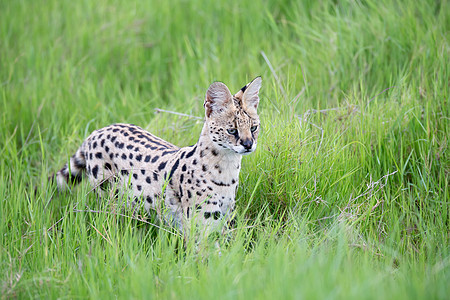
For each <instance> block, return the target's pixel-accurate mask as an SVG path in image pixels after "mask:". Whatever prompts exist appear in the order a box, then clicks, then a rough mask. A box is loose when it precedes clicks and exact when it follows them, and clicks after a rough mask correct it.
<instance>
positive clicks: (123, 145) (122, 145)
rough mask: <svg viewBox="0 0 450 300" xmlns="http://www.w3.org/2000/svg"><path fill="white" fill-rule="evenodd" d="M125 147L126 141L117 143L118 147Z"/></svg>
mask: <svg viewBox="0 0 450 300" xmlns="http://www.w3.org/2000/svg"><path fill="white" fill-rule="evenodd" d="M123 147H125V143H119V144H118V145H117V148H119V149H123Z"/></svg>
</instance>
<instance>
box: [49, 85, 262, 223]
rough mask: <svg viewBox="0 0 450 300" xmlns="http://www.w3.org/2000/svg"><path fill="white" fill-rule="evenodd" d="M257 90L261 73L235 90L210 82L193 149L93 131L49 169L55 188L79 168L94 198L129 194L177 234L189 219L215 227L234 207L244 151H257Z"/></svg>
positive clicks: (119, 128) (123, 128)
mask: <svg viewBox="0 0 450 300" xmlns="http://www.w3.org/2000/svg"><path fill="white" fill-rule="evenodd" d="M260 87H261V78H260V77H257V78H255V79H254V80H253V81H251V82H250V83H249V84H247V85H246V86H244V87H243V88H242V89H240V90H239V91H238V92H237V93H236V94H234V95H232V94H231V93H230V91H229V89H228V87H227V86H226V85H225V84H223V83H221V82H214V83H213V84H211V85H210V87H209V88H208V90H207V92H206V97H205V103H204V107H205V123H204V125H203V129H202V132H201V134H200V138H199V139H198V142H197V143H196V144H195V145H193V146H189V147H183V148H179V147H177V146H174V145H172V144H171V143H168V142H166V141H164V140H162V139H160V138H158V137H156V136H154V135H152V134H151V133H149V132H147V131H145V130H144V129H142V128H140V127H138V126H135V125H130V124H113V125H111V126H108V127H105V128H102V129H99V130H95V131H94V132H93V133H92V134H91V135H90V136H89V137H88V138H87V139H86V140H85V141H84V142H83V144H82V145H81V147H80V148H79V149H78V150H77V151H76V153H75V154H74V155H73V156H72V157H71V158H70V161H69V163H68V164H66V165H65V166H64V167H63V168H62V169H61V170H59V171H58V172H57V173H56V174H55V176H54V179H55V180H56V182H57V185H58V188H59V189H60V190H64V189H66V188H67V187H68V185H70V184H73V183H78V182H79V181H81V179H82V173H83V171H85V173H86V175H87V177H88V179H89V181H90V183H91V185H92V186H93V187H94V188H95V190H96V191H97V192H98V194H99V195H101V196H107V195H109V194H110V193H111V191H115V192H116V193H119V194H122V195H126V196H127V197H131V199H130V200H131V201H132V202H133V205H136V204H139V203H143V205H144V207H145V209H146V210H148V211H150V210H157V211H159V212H160V213H161V214H163V216H162V217H164V219H166V220H167V221H168V222H169V223H171V224H172V225H173V226H174V227H177V228H178V229H179V230H181V231H186V229H187V228H186V226H187V221H189V220H190V219H192V218H193V217H194V216H195V218H197V219H198V224H200V225H201V226H203V227H204V228H211V229H219V228H221V226H222V225H223V224H224V223H226V222H229V221H231V219H232V215H233V211H234V209H235V198H236V190H237V187H238V183H239V172H240V170H241V159H242V156H243V155H246V154H250V153H252V152H253V151H255V149H256V145H257V139H258V133H259V128H260V122H259V117H258V113H257V108H258V104H259V96H258V94H259V90H260ZM162 206H163V207H165V211H164V212H162V211H161V209H160V208H161V207H162Z"/></svg>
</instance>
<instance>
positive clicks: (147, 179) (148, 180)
mask: <svg viewBox="0 0 450 300" xmlns="http://www.w3.org/2000/svg"><path fill="white" fill-rule="evenodd" d="M145 181H146V182H147V183H148V184H150V183H152V180H151V179H150V176H147V178H145Z"/></svg>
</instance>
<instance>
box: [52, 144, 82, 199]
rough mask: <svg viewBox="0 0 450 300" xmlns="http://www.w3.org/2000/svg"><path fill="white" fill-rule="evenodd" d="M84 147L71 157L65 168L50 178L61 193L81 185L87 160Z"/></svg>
mask: <svg viewBox="0 0 450 300" xmlns="http://www.w3.org/2000/svg"><path fill="white" fill-rule="evenodd" d="M83 146H84V145H82V146H81V147H80V148H79V149H78V150H77V152H76V153H75V154H74V155H72V156H71V157H70V160H69V162H68V163H66V164H65V165H64V167H63V168H62V169H61V170H59V171H58V172H56V174H54V175H53V176H51V177H50V180H52V181H54V182H56V184H57V186H58V190H59V191H65V190H67V189H68V187H71V186H73V185H76V184H78V183H80V181H81V180H82V178H83V173H84V172H85V171H86V158H85V154H84V153H85V152H84V151H83V149H84V147H83Z"/></svg>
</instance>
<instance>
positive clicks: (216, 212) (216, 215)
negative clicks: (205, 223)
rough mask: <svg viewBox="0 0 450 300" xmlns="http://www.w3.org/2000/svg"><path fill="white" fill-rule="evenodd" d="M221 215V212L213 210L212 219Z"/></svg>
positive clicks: (216, 218)
mask: <svg viewBox="0 0 450 300" xmlns="http://www.w3.org/2000/svg"><path fill="white" fill-rule="evenodd" d="M221 215H222V214H221V213H220V211H215V212H214V213H213V217H214V220H218V219H220V216H221Z"/></svg>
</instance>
